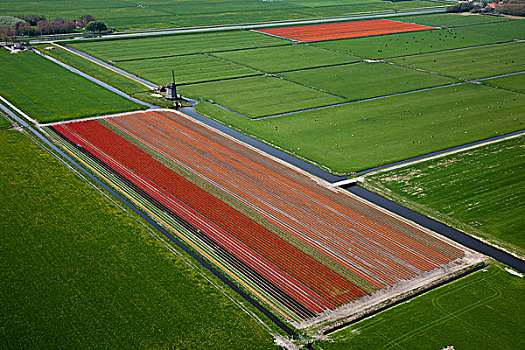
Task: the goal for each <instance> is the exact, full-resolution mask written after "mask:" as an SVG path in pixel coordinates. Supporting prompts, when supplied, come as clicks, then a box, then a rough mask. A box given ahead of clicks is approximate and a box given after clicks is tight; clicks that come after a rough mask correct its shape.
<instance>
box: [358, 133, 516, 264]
mask: <svg viewBox="0 0 525 350" xmlns="http://www.w3.org/2000/svg"><path fill="white" fill-rule="evenodd" d="M524 150H525V138H524V137H518V138H515V139H511V140H507V141H502V142H498V143H494V144H491V145H488V146H485V147H480V148H476V149H473V150H469V151H465V152H461V153H457V154H454V155H450V156H447V157H444V158H439V159H435V160H432V161H428V162H424V163H420V164H418V165H414V166H410V167H406V168H402V169H398V170H393V171H389V172H386V173H381V174H377V175H374V176H371V177H369V179H370V182H369V185H370V186H371V187H373V188H375V189H380V191H381V193H384V194H386V195H387V196H390V197H392V198H395V200H396V201H398V202H403V203H404V204H405V205H408V206H412V207H413V208H415V209H417V210H418V211H419V212H423V213H426V214H427V215H430V216H432V217H436V218H438V219H440V220H441V221H445V222H448V223H453V225H454V226H456V227H458V228H459V229H461V230H462V231H466V232H469V233H471V234H474V235H478V236H481V237H483V238H484V239H486V240H489V241H491V242H495V243H497V244H499V245H502V246H507V247H509V246H510V248H511V249H512V250H514V251H519V252H521V254H523V253H524V252H525V237H523V235H522V234H521V232H522V218H523V217H524V215H525V210H524V208H523V205H522V203H523V202H524V201H525V195H524V193H523V191H522V188H523V186H524V185H525V178H524V177H523V171H524V170H525V152H524ZM367 186H368V185H367ZM410 203H412V204H410Z"/></svg>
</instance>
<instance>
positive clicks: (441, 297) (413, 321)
mask: <svg viewBox="0 0 525 350" xmlns="http://www.w3.org/2000/svg"><path fill="white" fill-rule="evenodd" d="M524 303H525V281H524V279H523V278H520V277H517V276H513V275H511V274H509V273H508V272H506V271H505V270H504V269H503V268H502V267H501V266H500V265H498V264H495V263H494V264H491V265H489V266H488V267H487V268H486V269H485V270H482V271H478V272H475V273H473V274H471V275H469V276H467V277H465V278H462V279H460V280H457V281H454V282H452V283H450V284H447V285H445V286H442V287H440V288H438V289H435V290H433V291H430V292H428V293H426V294H423V295H422V296H419V297H417V298H415V299H412V300H410V301H408V302H406V303H404V304H401V305H398V306H396V307H394V308H392V309H389V310H386V311H384V312H382V313H380V314H378V315H376V316H374V317H371V318H368V319H366V320H363V321H361V322H358V323H356V324H353V325H351V326H349V327H347V328H344V329H342V330H340V331H337V332H336V333H334V334H333V335H331V338H333V341H320V342H317V343H316V344H317V345H318V346H317V348H322V349H391V348H395V349H422V350H424V349H429V350H430V349H444V348H446V347H447V346H453V347H454V348H455V349H473V350H476V349H490V348H494V349H496V348H500V349H501V348H504V349H523V347H525V341H524V338H523V337H521V336H520V335H521V333H520V332H521V331H519V329H522V324H523V322H525V316H524V315H525V314H524V313H523V312H521V311H520V310H523V304H524Z"/></svg>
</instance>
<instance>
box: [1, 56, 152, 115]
mask: <svg viewBox="0 0 525 350" xmlns="http://www.w3.org/2000/svg"><path fill="white" fill-rule="evenodd" d="M0 66H1V67H2V69H1V70H0V95H2V96H3V97H4V98H6V99H7V100H9V101H10V102H11V103H13V104H14V105H16V106H17V107H18V108H20V109H21V110H22V111H24V112H25V113H27V114H28V115H29V116H30V117H32V118H34V119H36V120H37V121H39V122H50V121H57V120H64V119H74V118H80V117H87V116H92V115H102V114H110V113H118V112H124V111H131V110H137V109H144V106H141V105H139V104H136V103H134V102H131V101H129V100H127V99H125V98H124V97H121V96H119V95H117V94H114V93H113V92H110V91H108V90H106V89H105V88H103V87H101V86H99V85H97V84H95V83H93V82H91V81H89V80H87V79H85V78H82V77H80V76H78V75H76V74H74V73H71V72H69V71H68V70H66V69H65V68H62V67H60V66H58V65H57V64H55V63H53V62H51V61H49V60H47V59H45V58H43V57H41V56H39V55H37V54H35V53H33V52H21V53H18V54H14V55H12V54H9V53H8V52H7V51H5V50H1V51H0Z"/></svg>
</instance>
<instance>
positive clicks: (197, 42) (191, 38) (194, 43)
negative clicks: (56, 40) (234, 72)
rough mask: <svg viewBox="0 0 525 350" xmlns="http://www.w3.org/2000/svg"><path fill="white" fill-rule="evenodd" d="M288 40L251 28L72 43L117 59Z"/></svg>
mask: <svg viewBox="0 0 525 350" xmlns="http://www.w3.org/2000/svg"><path fill="white" fill-rule="evenodd" d="M288 44H290V42H289V41H288V40H283V39H278V38H274V37H270V36H268V35H264V34H260V33H255V32H250V31H229V32H215V33H206V34H187V35H168V36H159V37H149V38H132V39H125V40H101V41H89V42H77V43H72V44H70V46H71V47H74V48H75V49H78V50H81V51H84V52H86V53H88V54H90V55H92V56H94V57H97V58H100V59H103V60H107V61H115V62H118V61H119V60H132V59H145V58H153V57H165V56H175V55H188V54H195V53H205V52H215V51H227V50H238V49H244V48H253V47H265V46H271V45H288Z"/></svg>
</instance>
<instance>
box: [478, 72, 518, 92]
mask: <svg viewBox="0 0 525 350" xmlns="http://www.w3.org/2000/svg"><path fill="white" fill-rule="evenodd" d="M483 83H485V84H488V85H493V86H497V87H500V88H504V89H509V90H514V91H519V92H522V93H525V74H524V73H521V74H516V75H509V76H506V77H501V78H495V79H490V80H485V81H484V82H483Z"/></svg>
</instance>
